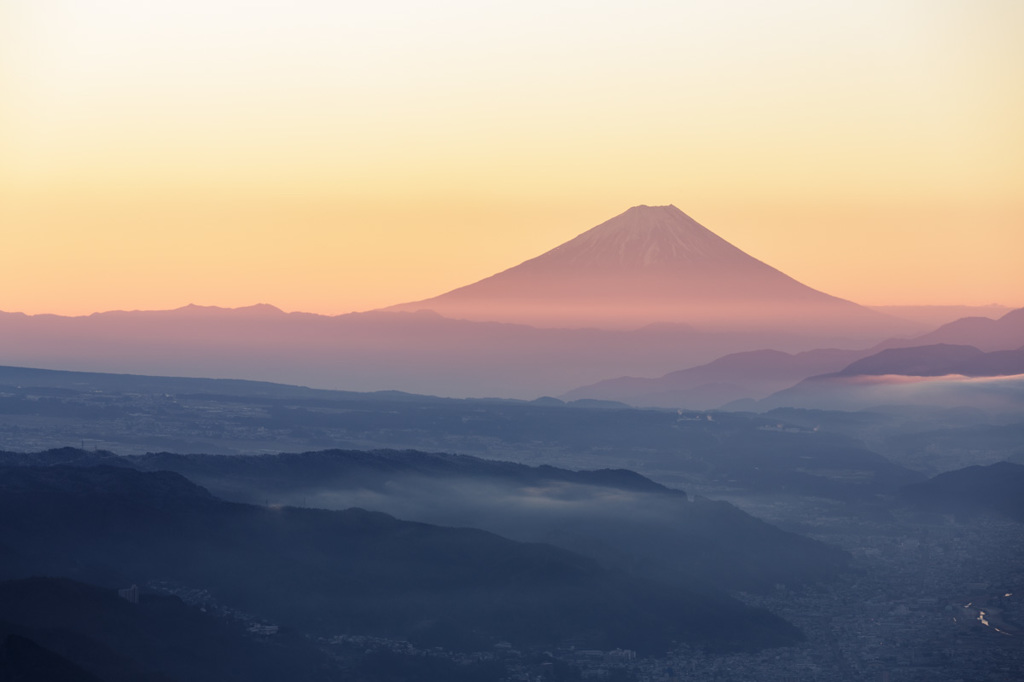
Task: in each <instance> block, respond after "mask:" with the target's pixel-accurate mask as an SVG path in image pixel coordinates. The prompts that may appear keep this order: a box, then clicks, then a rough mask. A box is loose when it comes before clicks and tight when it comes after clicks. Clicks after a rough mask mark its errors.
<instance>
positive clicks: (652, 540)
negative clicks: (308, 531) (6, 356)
mask: <svg viewBox="0 0 1024 682" xmlns="http://www.w3.org/2000/svg"><path fill="white" fill-rule="evenodd" d="M75 453H76V451H70V452H66V453H64V456H66V457H69V458H71V457H74V456H75ZM78 453H79V454H80V455H84V454H87V453H80V451H78ZM44 456H45V455H43V454H40V455H38V456H37V457H44ZM50 456H51V457H61V456H62V453H60V452H56V453H52V454H51V455H50ZM93 457H97V458H98V461H107V459H109V458H103V457H102V455H95V454H94V455H93ZM121 461H122V462H124V463H130V464H131V465H132V466H136V467H138V468H141V469H145V470H149V471H157V470H169V471H175V472H178V473H180V474H182V475H184V476H185V477H187V478H189V479H190V480H192V481H194V482H196V483H198V484H200V485H202V486H205V487H207V488H209V489H210V490H212V491H213V492H215V493H216V494H218V495H220V496H222V497H224V498H226V499H231V500H236V501H242V502H254V503H262V502H265V501H271V502H284V503H287V504H293V505H301V506H309V507H321V508H328V509H345V508H348V507H352V506H360V507H365V508H369V509H373V510H375V511H384V512H387V513H390V514H394V515H395V516H398V517H399V518H403V519H407V520H414V521H424V522H428V523H436V524H442V525H447V526H468V527H474V528H482V529H484V530H489V531H492V532H496V533H499V534H500V535H503V536H505V537H510V538H513V539H516V540H522V541H530V542H546V543H550V544H553V545H556V546H559V547H563V548H565V549H570V550H573V551H576V552H579V553H581V554H584V555H586V556H590V557H592V558H595V559H598V560H600V561H602V562H603V563H605V564H606V565H609V566H614V567H618V568H622V569H627V570H629V571H630V572H632V573H635V574H637V575H642V576H645V577H648V578H655V579H658V580H659V581H661V582H664V583H667V584H674V585H688V584H694V583H699V584H705V585H713V586H716V587H718V588H723V589H730V590H736V589H740V590H747V591H759V590H765V589H770V588H771V587H772V586H774V585H775V584H777V583H784V584H799V583H804V582H807V581H813V580H821V579H827V578H831V577H834V576H835V574H836V573H837V571H839V570H840V569H841V568H842V567H843V566H845V565H846V563H847V560H848V556H847V555H846V554H845V553H843V552H841V551H839V550H837V549H835V548H832V547H829V546H826V545H824V544H822V543H819V542H816V541H813V540H810V539H808V538H804V537H801V536H798V535H794V534H792V533H787V532H784V531H781V530H779V529H778V528H776V527H774V526H771V525H769V524H767V523H764V522H762V521H760V520H758V519H756V518H754V517H752V516H750V515H749V514H746V513H745V512H742V511H740V510H739V509H737V508H736V507H734V506H732V505H731V504H728V503H725V502H711V501H709V500H703V499H697V500H694V501H690V500H688V499H687V497H686V495H685V493H683V492H682V491H679V490H673V489H670V488H666V487H665V486H662V485H659V484H657V483H655V482H653V481H651V480H650V479H647V478H644V477H643V476H640V475H639V474H636V473H634V472H632V471H628V470H621V469H620V470H611V469H605V470H598V471H569V470H566V469H560V468H557V467H552V466H547V465H542V466H537V467H532V466H526V465H523V464H516V463H512V462H500V461H492V460H484V459H479V458H476V457H468V456H464V455H451V454H444V453H424V452H416V451H393V450H382V451H373V452H363V451H352V450H329V451H320V452H306V453H301V454H280V455H253V456H216V455H175V454H169V453H161V454H153V455H145V456H138V457H127V458H123V460H121Z"/></svg>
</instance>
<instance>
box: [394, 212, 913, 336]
mask: <svg viewBox="0 0 1024 682" xmlns="http://www.w3.org/2000/svg"><path fill="white" fill-rule="evenodd" d="M389 310H402V311H416V310H433V311H435V312H438V313H440V314H441V315H444V316H445V317H450V318H456V319H469V320H478V321H501V322H514V323H519V324H528V325H533V326H542V327H603V328H636V327H641V326H644V325H648V324H655V323H666V322H670V323H683V324H688V325H692V326H695V327H697V328H700V329H705V330H719V331H720V330H728V331H736V330H746V331H749V330H771V331H776V332H777V331H780V330H786V331H793V330H799V331H801V332H804V333H806V332H813V333H818V334H820V333H822V332H830V333H835V332H838V331H841V330H846V331H850V330H857V332H858V333H862V332H863V331H864V330H865V329H867V328H872V329H874V330H876V331H879V330H883V329H887V330H896V329H900V328H902V329H904V330H907V329H911V328H912V325H909V324H906V323H903V322H901V321H900V320H898V319H897V318H892V317H889V316H887V315H884V314H881V313H878V312H876V311H873V310H870V309H868V308H864V307H862V306H859V305H857V304H855V303H852V302H850V301H845V300H843V299H840V298H836V297H834V296H829V295H828V294H824V293H822V292H820V291H817V290H815V289H812V288H810V287H808V286H806V285H804V284H801V283H800V282H797V281H796V280H794V279H793V278H791V277H789V276H787V275H785V274H783V273H781V272H779V271H778V270H776V269H775V268H772V267H771V266H769V265H767V264H765V263H763V262H761V261H759V260H757V259H756V258H753V257H751V256H749V255H747V254H746V253H744V252H743V251H741V250H740V249H738V248H736V247H735V246H733V245H732V244H730V243H728V242H727V241H725V240H724V239H722V238H721V237H719V236H717V235H716V234H714V233H713V232H711V231H710V230H708V229H707V228H705V227H704V226H702V225H700V224H699V223H697V222H696V221H695V220H693V219H692V218H691V217H690V216H688V215H686V214H685V213H683V212H682V211H680V210H679V209H678V208H676V207H675V206H634V207H633V208H631V209H629V210H628V211H626V212H625V213H622V214H621V215H618V216H616V217H614V218H612V219H611V220H608V221H606V222H604V223H601V224H600V225H598V226H597V227H594V228H592V229H590V230H588V231H587V232H584V233H583V234H581V235H579V236H578V237H576V238H575V239H572V240H570V241H568V242H566V243H564V244H562V245H561V246H558V247H556V248H554V249H552V250H551V251H548V252H547V253H544V254H542V255H540V256H537V257H536V258H533V259H531V260H528V261H526V262H524V263H521V264H520V265H517V266H515V267H513V268H509V269H508V270H505V271H503V272H500V273H498V274H496V275H492V276H491V277H488V278H486V279H484V280H481V281H479V282H476V283H473V284H470V285H467V286H464V287H461V288H459V289H455V290H453V291H450V292H448V293H445V294H442V295H440V296H436V297H434V298H430V299H426V300H423V301H417V302H415V303H405V304H401V305H397V306H392V307H391V308H389Z"/></svg>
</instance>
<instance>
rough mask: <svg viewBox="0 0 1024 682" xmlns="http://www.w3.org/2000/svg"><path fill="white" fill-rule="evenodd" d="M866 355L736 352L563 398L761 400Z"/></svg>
mask: <svg viewBox="0 0 1024 682" xmlns="http://www.w3.org/2000/svg"><path fill="white" fill-rule="evenodd" d="M864 353H865V351H848V350H838V349H823V350H814V351H806V352H804V353H796V354H791V353H783V352H781V351H775V350H758V351H749V352H746V353H732V354H730V355H725V356H723V357H721V358H719V359H717V360H715V361H714V362H710V363H708V364H706V365H700V366H698V367H691V368H690V369H683V370H679V371H676V372H671V373H669V374H666V375H665V376H663V377H659V378H657V379H645V378H638V377H621V378H618V379H608V380H606V381H601V382H598V383H596V384H591V385H590V386H582V387H580V388H577V389H574V390H572V391H569V392H568V393H566V394H565V395H563V396H561V398H562V399H563V400H579V399H583V398H592V399H597V400H618V401H621V402H624V403H628V404H630V405H636V406H638V407H677V408H678V407H681V408H686V409H691V410H707V409H713V408H716V407H720V406H721V405H724V404H725V403H727V402H730V401H734V400H739V399H742V398H753V399H759V398H763V397H765V396H767V395H769V394H771V393H774V392H775V391H779V390H782V389H784V388H787V387H789V386H792V385H793V384H795V383H796V382H798V381H800V380H801V379H806V378H807V377H809V376H814V375H816V374H824V373H826V372H833V371H836V370H838V369H841V368H842V367H844V366H845V365H847V364H848V363H850V362H852V361H853V360H855V359H856V358H859V357H861V356H862V355H864Z"/></svg>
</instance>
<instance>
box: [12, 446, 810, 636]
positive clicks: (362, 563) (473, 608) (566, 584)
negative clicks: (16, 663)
mask: <svg viewBox="0 0 1024 682" xmlns="http://www.w3.org/2000/svg"><path fill="white" fill-rule="evenodd" d="M0 517H2V518H3V519H4V523H3V524H2V525H0V547H6V548H7V551H8V553H11V554H14V555H15V557H16V559H17V561H16V562H4V563H0V575H2V574H4V573H13V572H14V571H15V569H16V570H17V572H18V573H19V574H20V575H18V574H9V575H7V576H5V577H11V578H17V577H23V576H27V575H53V576H66V577H72V578H76V579H87V580H90V581H92V582H95V583H97V584H103V585H110V584H111V583H113V584H114V585H126V584H131V583H136V584H140V585H142V584H146V583H147V582H149V581H152V580H161V581H171V582H174V583H177V584H180V585H184V586H188V587H192V588H199V589H203V590H207V591H208V592H209V593H211V594H212V595H213V597H214V598H215V599H216V600H217V601H218V602H220V603H221V604H225V605H230V606H231V607H232V608H235V609H241V610H244V611H247V612H249V613H253V614H257V615H259V616H261V617H264V618H269V619H272V621H273V622H276V623H279V624H281V625H282V626H290V627H295V628H298V629H300V630H302V631H304V632H306V633H311V634H318V635H325V636H326V635H335V634H339V633H345V632H349V633H358V634H376V635H382V636H388V637H398V638H409V639H412V640H413V641H418V642H423V643H433V644H431V645H441V646H446V647H448V648H459V647H462V646H473V647H479V648H488V647H490V646H491V645H493V643H494V642H496V641H498V640H508V641H511V642H513V643H517V644H523V645H538V646H545V647H547V646H553V645H556V644H558V643H560V642H562V641H565V640H567V639H578V640H580V641H581V642H586V643H588V645H590V646H599V647H601V648H610V647H614V646H624V647H628V648H633V649H639V650H647V651H650V650H660V649H661V647H663V646H665V645H667V643H668V641H669V640H671V639H679V640H691V641H702V642H706V643H708V644H711V645H734V646H735V645H739V646H751V645H757V644H769V643H778V644H781V643H785V642H791V641H793V639H794V637H796V636H798V635H797V633H796V632H795V630H794V629H793V628H792V627H791V626H788V625H787V624H786V623H785V622H784V621H781V620H780V619H778V618H775V617H773V616H771V615H770V614H768V613H767V612H763V611H757V610H754V609H750V608H747V607H745V606H743V605H742V604H740V603H739V602H737V601H735V600H732V599H730V598H728V597H725V596H723V595H719V594H715V593H709V592H702V593H698V592H696V591H690V590H686V589H678V588H677V589H669V588H667V587H664V586H659V585H655V584H652V583H647V582H643V581H639V580H636V579H630V578H628V577H627V576H624V575H622V574H620V573H617V572H612V571H609V570H606V569H603V568H601V567H600V566H599V565H598V564H597V563H596V562H594V561H592V560H590V559H586V558H584V557H582V556H580V555H578V554H574V553H572V552H567V551H565V550H561V549H556V548H554V547H551V546H547V545H539V544H525V543H518V542H513V541H511V540H507V539H505V538H502V537H499V536H497V535H493V534H491V533H486V532H484V531H478V530H471V529H459V528H443V527H439V526H431V525H427V524H420V523H410V522H405V521H399V520H397V519H395V518H393V517H391V516H388V515H386V514H380V513H371V512H367V511H364V510H361V509H349V510H346V511H323V510H315V509H295V508H290V507H284V508H279V507H257V506H253V505H245V504H235V503H228V502H225V501H223V500H220V499H218V498H216V497H213V496H212V495H210V494H209V493H208V492H207V491H205V490H204V489H202V488H200V487H198V486H196V485H194V484H192V483H190V482H188V481H187V480H185V479H184V478H182V477H181V476H179V475H178V474H174V473H170V472H154V473H143V472H139V471H135V470H132V469H127V468H123V467H116V468H115V467H108V466H97V467H85V468H83V467H66V466H56V467H0Z"/></svg>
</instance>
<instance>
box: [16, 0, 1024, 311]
mask: <svg viewBox="0 0 1024 682" xmlns="http://www.w3.org/2000/svg"><path fill="white" fill-rule="evenodd" d="M1022 35H1024V3H1022V2H1019V1H1018V0H1007V1H1005V2H985V1H977V0H974V1H966V0H965V1H960V2H950V1H944V0H919V1H912V0H859V1H857V2H852V1H851V2H818V1H813V2H812V1H807V2H795V1H791V0H780V1H775V2H762V1H761V0H756V1H754V0H750V1H735V2H710V1H709V2H686V1H680V0H675V1H671V2H631V3H628V4H627V3H625V2H599V1H596V0H591V1H589V2H560V1H557V0H546V1H545V2H533V1H524V0H520V1H518V2H486V1H480V0H475V1H473V2H469V1H465V2H463V1H457V2H440V1H434V2H426V1H423V2H412V1H395V2H378V3H369V2H351V1H345V0H332V1H326V0H324V1H315V0H287V1H284V0H280V1H278V0H268V1H260V0H0V234H2V237H3V242H2V244H3V250H2V254H3V267H2V268H0V310H6V311H24V312H29V313H42V312H54V313H62V314H83V313H90V312H94V311H100V310H110V309H137V308H149V309H162V308H173V307H178V306H181V305H184V304H187V303H190V302H192V303H199V304H205V305H221V306H232V307H233V306H241V305H249V304H253V303H257V302H267V303H272V304H274V305H277V306H278V307H281V308H283V309H285V310H305V311H313V312H321V313H341V312H347V311H351V310H362V309H368V308H373V307H377V306H383V305H387V304H392V303H398V302H402V301H408V300H416V299H421V298H426V297H429V296H433V295H435V294H438V293H441V292H443V291H445V290H448V289H451V288H454V287H456V286H460V285H463V284H467V283H469V282H472V281H475V280H477V279H479V278H481V277H484V276H487V275H489V274H492V273H494V272H496V271H498V270H502V269H504V268H506V267H510V266H512V265H515V264H517V263H519V262H521V261H522V260H525V259H527V258H530V257H532V256H535V255H537V254H539V253H541V252H543V251H545V250H547V249H549V248H552V247H554V246H556V245H558V244H559V243H561V242H564V241H566V240H568V239H570V238H571V237H573V236H575V235H576V234H578V233H580V232H582V231H584V230H586V229H588V228H590V227H593V226H594V225H596V224H598V223H600V222H603V221H604V220H606V219H608V218H610V217H612V216H614V215H616V214H618V213H621V212H622V211H624V210H625V209H626V208H628V207H630V206H632V205H636V204H668V203H672V204H675V205H676V206H678V207H679V208H681V209H682V210H683V211H685V212H687V213H688V214H690V215H691V216H692V217H693V218H695V219H696V220H698V221H699V222H701V223H702V224H704V225H705V226H706V227H708V228H709V229H711V230H712V231H714V232H716V233H718V234H719V235H721V236H722V237H724V238H725V239H727V240H729V241H731V242H732V243H734V244H735V245H737V246H739V247H740V248H742V249H744V250H745V251H747V252H748V253H750V254H751V255H753V256H755V257H758V258H760V259H762V260H764V261H766V262H768V263H769V264H771V265H774V266H775V267H777V268H779V269H781V270H783V271H784V272H786V273H787V274H790V275H792V276H794V277H796V278H797V279H799V280H801V281H803V282H804V283H806V284H809V285H810V286H813V287H816V288H818V289H821V290H823V291H826V292H828V293H831V294H834V295H837V296H842V297H845V298H849V299H852V300H855V301H857V302H860V303H865V304H944V303H948V304H976V305H980V304H988V303H1002V304H1005V305H1013V306H1020V305H1024V266H1022V265H1021V260H1022V254H1024V124H1022V121H1024V40H1021V36H1022Z"/></svg>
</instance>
